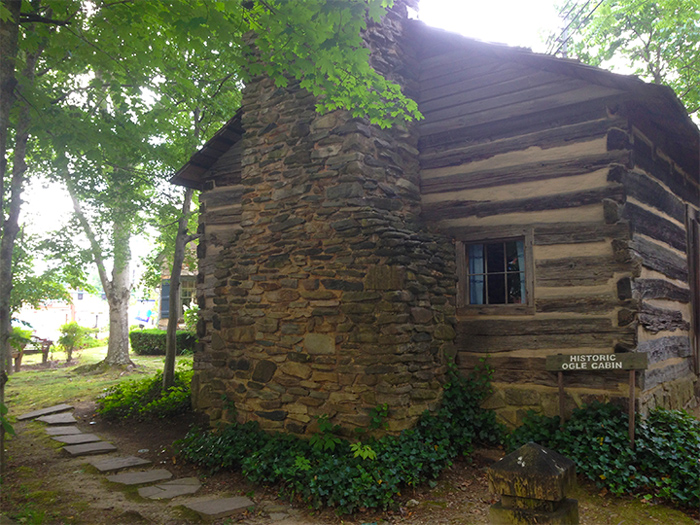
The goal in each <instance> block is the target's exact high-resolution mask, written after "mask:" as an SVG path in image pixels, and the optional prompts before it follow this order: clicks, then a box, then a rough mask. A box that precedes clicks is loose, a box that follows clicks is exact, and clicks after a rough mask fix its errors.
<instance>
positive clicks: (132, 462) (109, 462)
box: [88, 456, 151, 472]
mask: <svg viewBox="0 0 700 525" xmlns="http://www.w3.org/2000/svg"><path fill="white" fill-rule="evenodd" d="M88 463H90V465H92V466H93V467H95V468H96V469H97V470H99V471H100V472H115V471H117V470H122V469H125V468H131V467H141V466H143V465H150V464H151V462H150V461H148V460H147V459H142V458H137V457H136V456H126V457H122V458H104V459H91V460H89V461H88Z"/></svg>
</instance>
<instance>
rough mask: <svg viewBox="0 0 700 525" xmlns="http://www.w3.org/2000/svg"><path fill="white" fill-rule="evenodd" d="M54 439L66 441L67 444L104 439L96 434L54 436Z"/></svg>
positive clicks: (60, 441) (61, 441)
mask: <svg viewBox="0 0 700 525" xmlns="http://www.w3.org/2000/svg"><path fill="white" fill-rule="evenodd" d="M51 439H53V440H54V441H58V442H59V443H65V444H66V445H80V444H81V443H96V442H97V441H102V440H101V439H100V438H98V437H97V436H96V435H95V434H74V435H71V436H54V437H53V438H51Z"/></svg>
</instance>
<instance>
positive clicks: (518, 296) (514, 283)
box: [508, 273, 525, 304]
mask: <svg viewBox="0 0 700 525" xmlns="http://www.w3.org/2000/svg"><path fill="white" fill-rule="evenodd" d="M524 302H525V274H524V273H511V274H508V304H522V303H524Z"/></svg>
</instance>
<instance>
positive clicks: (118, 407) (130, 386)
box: [97, 370, 192, 420]
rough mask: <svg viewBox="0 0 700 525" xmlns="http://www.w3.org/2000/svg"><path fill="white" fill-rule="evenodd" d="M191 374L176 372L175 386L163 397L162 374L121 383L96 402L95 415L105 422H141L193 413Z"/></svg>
mask: <svg viewBox="0 0 700 525" xmlns="http://www.w3.org/2000/svg"><path fill="white" fill-rule="evenodd" d="M191 382H192V370H176V371H175V384H174V385H173V386H172V387H171V388H169V389H168V390H167V392H165V393H163V373H162V372H158V373H157V374H155V375H154V376H152V377H146V378H144V379H133V380H130V381H124V382H123V383H120V384H118V385H116V386H114V387H112V388H110V389H109V390H107V392H106V394H105V396H104V397H103V398H102V399H99V400H98V401H97V412H98V413H99V414H101V415H102V416H103V417H105V418H107V419H135V420H144V419H149V418H153V417H158V418H164V417H170V416H174V415H177V414H183V413H185V412H188V411H190V410H191V409H192V405H191V402H190V397H191V396H190V383H191Z"/></svg>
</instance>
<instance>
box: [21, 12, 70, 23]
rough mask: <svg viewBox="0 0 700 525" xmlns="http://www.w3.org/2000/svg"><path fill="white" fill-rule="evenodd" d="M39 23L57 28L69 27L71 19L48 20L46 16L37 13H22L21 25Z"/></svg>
mask: <svg viewBox="0 0 700 525" xmlns="http://www.w3.org/2000/svg"><path fill="white" fill-rule="evenodd" d="M34 22H39V23H41V24H52V25H56V26H67V25H69V24H70V19H68V20H55V19H53V18H46V17H45V16H41V15H37V14H36V13H21V14H20V15H19V23H20V24H24V23H28V24H31V23H34Z"/></svg>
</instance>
